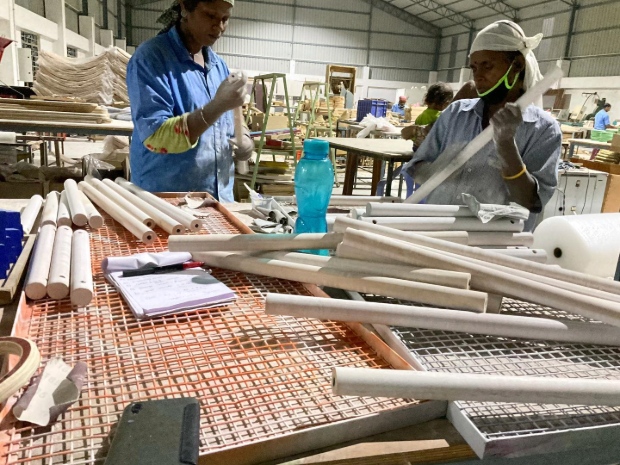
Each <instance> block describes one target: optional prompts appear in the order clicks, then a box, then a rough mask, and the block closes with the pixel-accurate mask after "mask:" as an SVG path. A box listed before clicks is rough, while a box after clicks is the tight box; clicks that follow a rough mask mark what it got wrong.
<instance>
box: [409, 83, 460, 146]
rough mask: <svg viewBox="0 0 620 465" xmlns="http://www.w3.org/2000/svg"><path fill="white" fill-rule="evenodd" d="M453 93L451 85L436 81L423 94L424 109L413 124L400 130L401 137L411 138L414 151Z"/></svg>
mask: <svg viewBox="0 0 620 465" xmlns="http://www.w3.org/2000/svg"><path fill="white" fill-rule="evenodd" d="M453 95H454V91H453V90H452V87H450V86H449V85H448V84H446V83H445V82H438V83H437V84H433V85H432V86H430V87H429V88H428V91H427V92H426V95H425V96H424V104H425V105H426V110H424V111H423V112H422V113H420V114H419V115H418V117H417V118H416V120H415V122H414V124H412V125H410V126H405V127H404V128H403V129H402V131H401V135H402V137H403V139H405V140H413V142H414V151H415V150H416V148H417V147H419V146H420V145H421V144H422V142H423V141H424V139H425V138H426V136H427V134H428V133H429V131H430V130H431V128H432V127H433V124H434V123H435V121H437V119H438V118H439V115H441V112H442V111H443V110H445V109H446V107H447V106H448V105H450V103H451V102H452V96H453Z"/></svg>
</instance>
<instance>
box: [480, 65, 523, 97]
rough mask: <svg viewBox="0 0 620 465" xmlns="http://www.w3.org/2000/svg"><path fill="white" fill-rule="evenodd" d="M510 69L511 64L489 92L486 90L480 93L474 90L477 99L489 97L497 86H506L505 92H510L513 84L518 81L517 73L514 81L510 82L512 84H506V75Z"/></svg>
mask: <svg viewBox="0 0 620 465" xmlns="http://www.w3.org/2000/svg"><path fill="white" fill-rule="evenodd" d="M511 69H512V64H511V65H510V68H508V71H506V74H504V76H502V77H501V79H500V80H499V81H497V84H495V85H494V86H493V87H491V88H490V89H489V90H487V91H486V92H483V93H480V92H478V91H477V90H476V92H478V97H486V96H487V95H489V94H490V93H491V92H493V91H494V90H496V89H497V88H498V87H499V86H501V85H502V84H504V85H505V86H506V89H507V90H511V89H512V88H513V87H514V86H515V84H516V83H517V81H518V80H519V74H518V73H517V75H516V76H515V79H514V81H512V84H510V83H509V82H508V74H509V73H510V70H511Z"/></svg>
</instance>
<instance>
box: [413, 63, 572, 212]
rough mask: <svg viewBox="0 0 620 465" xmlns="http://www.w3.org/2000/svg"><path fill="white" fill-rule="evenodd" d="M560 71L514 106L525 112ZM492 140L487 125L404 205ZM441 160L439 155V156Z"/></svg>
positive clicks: (431, 188) (417, 199) (428, 190)
mask: <svg viewBox="0 0 620 465" xmlns="http://www.w3.org/2000/svg"><path fill="white" fill-rule="evenodd" d="M562 74H563V73H562V70H561V69H560V68H558V67H557V66H554V67H553V68H552V69H551V71H549V72H548V73H547V74H546V75H545V77H544V78H543V79H541V80H540V81H538V82H537V83H536V84H534V85H533V86H532V87H530V88H529V89H528V90H527V92H525V94H523V95H522V96H521V97H519V99H518V100H517V101H516V104H517V105H518V106H519V107H520V108H521V109H522V110H525V109H526V108H527V107H528V106H529V105H530V104H532V103H534V102H535V101H536V100H537V99H539V98H540V97H541V96H542V95H543V94H544V93H545V92H546V91H547V90H549V89H550V88H551V86H552V85H553V84H554V83H556V82H557V81H558V80H560V79H561V78H562ZM492 139H493V127H492V125H489V126H488V127H487V128H485V129H484V130H483V131H482V132H481V133H480V134H478V135H477V136H476V137H475V138H474V139H473V140H472V141H471V142H469V143H468V144H467V146H466V147H465V148H464V149H463V150H462V151H461V152H460V153H459V154H458V155H457V156H456V157H454V159H453V160H450V162H449V163H447V164H444V166H443V169H440V170H439V171H436V172H435V173H433V174H432V175H431V177H430V178H429V179H428V180H427V181H426V182H425V183H424V184H422V185H421V186H420V187H418V188H417V189H416V191H415V192H414V193H413V195H411V196H410V197H409V198H408V199H407V200H405V203H420V202H421V201H422V200H424V199H425V198H426V197H427V196H428V194H430V193H431V192H433V191H434V190H435V189H436V188H437V187H438V186H439V185H440V184H441V183H443V182H444V181H445V180H446V179H448V178H449V177H450V176H451V175H452V174H453V173H455V172H456V171H458V170H459V169H460V168H461V167H462V166H463V165H464V164H465V163H467V162H468V161H469V160H470V159H471V157H473V156H474V155H476V154H477V153H478V152H480V150H482V149H483V148H484V146H486V145H487V144H488V143H490V142H491V140H492ZM440 158H441V155H440ZM480 182H484V179H480Z"/></svg>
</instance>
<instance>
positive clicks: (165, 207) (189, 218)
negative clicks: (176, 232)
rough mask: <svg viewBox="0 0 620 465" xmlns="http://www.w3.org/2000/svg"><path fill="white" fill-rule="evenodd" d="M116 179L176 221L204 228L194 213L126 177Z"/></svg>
mask: <svg viewBox="0 0 620 465" xmlns="http://www.w3.org/2000/svg"><path fill="white" fill-rule="evenodd" d="M114 181H115V182H116V183H117V184H118V185H120V186H121V187H123V189H127V190H128V191H129V192H131V193H132V194H134V195H137V196H138V197H140V198H141V199H142V200H144V201H145V202H148V203H150V204H151V205H152V206H154V207H155V208H157V209H159V210H161V211H162V212H163V213H165V214H166V215H168V216H170V217H171V218H174V219H175V220H176V221H178V222H179V223H181V224H182V225H183V226H185V227H186V228H187V229H189V230H190V231H200V228H202V221H201V220H199V219H198V218H196V217H195V216H194V215H192V214H190V213H187V212H185V211H183V210H181V209H180V208H178V207H175V206H174V205H171V204H169V203H168V202H166V201H165V200H163V199H160V198H159V197H157V196H156V195H153V194H151V193H150V192H147V191H145V190H144V189H142V188H141V187H138V186H136V185H135V184H133V183H131V182H129V181H127V180H126V179H124V178H116V179H115V180H114Z"/></svg>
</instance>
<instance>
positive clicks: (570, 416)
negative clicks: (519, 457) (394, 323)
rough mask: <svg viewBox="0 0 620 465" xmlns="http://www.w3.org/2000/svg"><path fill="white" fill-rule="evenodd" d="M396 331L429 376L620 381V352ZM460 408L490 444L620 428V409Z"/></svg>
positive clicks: (506, 305) (509, 307)
mask: <svg viewBox="0 0 620 465" xmlns="http://www.w3.org/2000/svg"><path fill="white" fill-rule="evenodd" d="M363 297H364V299H366V300H369V301H373V302H390V303H396V304H402V305H414V304H413V303H411V302H407V301H401V300H398V299H388V298H385V297H381V296H373V295H364V296H363ZM415 305H420V304H417V303H416V304H415ZM502 313H503V314H506V315H511V314H512V315H521V316H530V317H544V318H550V319H557V320H563V319H564V320H573V321H589V320H587V319H586V318H583V317H580V316H577V315H573V314H570V313H566V312H562V311H559V310H554V309H550V308H546V307H542V306H540V305H536V304H532V303H526V302H521V301H517V300H512V299H504V301H503V305H502ZM391 329H392V332H393V333H394V334H395V335H396V336H397V338H398V339H399V340H400V341H401V342H402V344H404V345H405V347H407V349H408V350H409V351H410V352H411V353H412V355H413V356H414V357H415V358H416V359H417V360H418V361H419V362H420V364H421V365H422V366H423V367H424V368H425V369H426V370H428V371H440V372H451V373H474V374H495V375H513V376H549V377H559V378H605V379H618V380H620V347H607V346H595V345H579V344H568V343H558V342H553V341H535V340H525V339H511V338H503V337H494V336H486V335H480V334H466V333H455V332H449V331H432V330H425V329H417V328H403V327H392V328H391ZM457 405H458V406H459V408H460V409H461V410H462V412H463V413H464V415H465V416H466V417H467V418H468V419H469V420H470V421H471V422H472V423H473V424H474V425H475V426H476V427H477V428H478V430H479V431H480V433H481V435H482V436H484V437H485V438H486V439H492V438H506V437H519V436H527V435H531V434H534V433H548V432H556V431H563V430H571V429H576V428H585V427H591V426H603V425H620V408H618V407H615V408H613V407H597V406H566V405H537V404H513V403H492V402H485V403H482V402H457Z"/></svg>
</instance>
